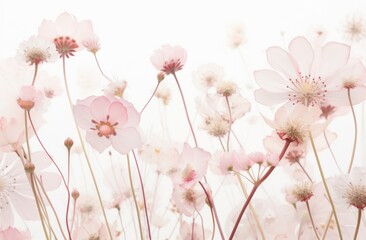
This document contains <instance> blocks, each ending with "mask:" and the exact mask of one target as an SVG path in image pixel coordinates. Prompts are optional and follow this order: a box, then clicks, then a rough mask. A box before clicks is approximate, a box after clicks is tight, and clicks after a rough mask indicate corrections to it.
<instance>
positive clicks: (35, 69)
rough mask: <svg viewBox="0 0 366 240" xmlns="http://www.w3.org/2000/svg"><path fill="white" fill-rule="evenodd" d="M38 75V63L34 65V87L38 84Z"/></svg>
mask: <svg viewBox="0 0 366 240" xmlns="http://www.w3.org/2000/svg"><path fill="white" fill-rule="evenodd" d="M37 73H38V63H36V64H34V75H33V80H32V86H34V83H35V82H36V78H37Z"/></svg>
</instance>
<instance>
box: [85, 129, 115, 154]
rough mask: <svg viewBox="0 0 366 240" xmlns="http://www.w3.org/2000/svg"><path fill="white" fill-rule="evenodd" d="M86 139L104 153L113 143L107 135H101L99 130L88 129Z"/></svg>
mask: <svg viewBox="0 0 366 240" xmlns="http://www.w3.org/2000/svg"><path fill="white" fill-rule="evenodd" d="M85 139H86V141H87V142H88V143H89V144H90V145H91V146H92V147H93V148H94V149H95V150H97V151H98V152H99V153H102V152H103V151H104V150H106V149H107V147H109V146H110V145H111V140H109V139H107V138H106V137H99V136H98V134H97V131H91V130H90V131H87V132H86V137H85Z"/></svg>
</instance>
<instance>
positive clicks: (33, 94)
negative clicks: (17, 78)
mask: <svg viewBox="0 0 366 240" xmlns="http://www.w3.org/2000/svg"><path fill="white" fill-rule="evenodd" d="M41 100H42V93H41V91H38V90H37V89H36V88H35V87H33V86H22V87H21V88H20V92H19V95H18V98H17V103H18V105H19V107H21V108H22V109H24V110H27V111H29V110H31V109H32V108H33V107H34V105H35V104H36V103H38V104H40V101H41Z"/></svg>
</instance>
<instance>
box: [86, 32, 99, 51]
mask: <svg viewBox="0 0 366 240" xmlns="http://www.w3.org/2000/svg"><path fill="white" fill-rule="evenodd" d="M82 43H83V46H84V47H85V48H86V49H87V50H88V51H89V52H91V53H93V54H96V53H97V52H98V51H99V49H100V43H99V37H98V36H97V35H96V34H91V35H90V36H87V37H86V38H85V39H84V40H83V42H82Z"/></svg>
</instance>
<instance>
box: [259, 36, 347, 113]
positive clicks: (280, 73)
mask: <svg viewBox="0 0 366 240" xmlns="http://www.w3.org/2000/svg"><path fill="white" fill-rule="evenodd" d="M349 55H350V47H349V46H348V45H345V44H342V43H336V42H329V43H327V44H325V45H324V46H323V47H321V48H319V49H313V47H312V45H311V44H310V43H309V41H308V40H307V39H305V38H304V37H296V38H294V39H293V40H292V41H291V43H290V45H289V52H287V51H285V50H284V49H282V48H280V47H271V48H269V49H268V50H267V61H268V63H269V64H270V65H271V67H272V68H274V69H275V70H277V71H273V70H259V71H256V72H255V73H254V77H255V80H256V82H257V83H258V85H259V86H260V87H261V89H258V90H256V91H255V98H256V100H257V101H258V102H259V103H262V104H265V105H275V104H279V103H283V102H286V103H289V104H291V105H304V106H318V105H320V104H322V103H324V102H327V100H328V93H329V92H331V91H334V90H335V89H336V88H335V86H334V85H331V84H330V83H331V82H332V81H333V79H334V78H335V77H337V76H338V74H342V71H339V70H340V69H342V68H343V67H344V66H346V64H347V62H348V60H349Z"/></svg>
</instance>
